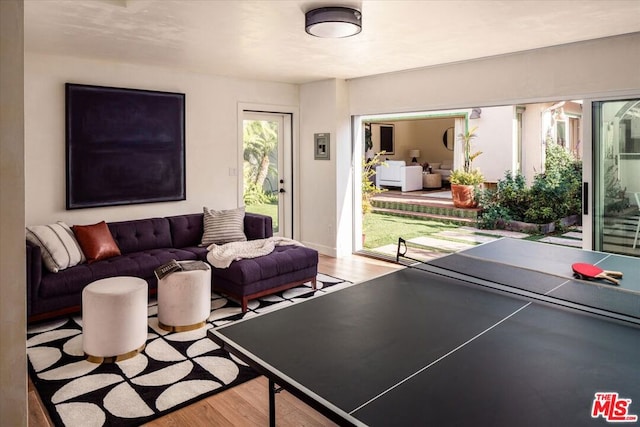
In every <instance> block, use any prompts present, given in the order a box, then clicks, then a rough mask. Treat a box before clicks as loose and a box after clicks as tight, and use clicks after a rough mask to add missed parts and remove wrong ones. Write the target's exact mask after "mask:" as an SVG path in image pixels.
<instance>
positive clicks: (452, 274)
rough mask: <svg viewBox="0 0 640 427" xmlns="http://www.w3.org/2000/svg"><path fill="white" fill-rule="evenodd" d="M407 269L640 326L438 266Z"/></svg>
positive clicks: (613, 315) (621, 317) (604, 312)
mask: <svg viewBox="0 0 640 427" xmlns="http://www.w3.org/2000/svg"><path fill="white" fill-rule="evenodd" d="M416 265H420V266H424V267H426V268H419V267H416ZM406 267H407V268H414V269H417V270H421V271H424V272H428V273H433V274H437V275H440V276H444V277H449V278H452V279H457V280H461V281H463V282H466V283H471V284H474V285H479V286H482V287H485V288H488V289H493V290H494V291H501V292H505V293H507V294H511V295H516V296H520V297H524V298H530V299H532V300H536V301H540V302H544V303H548V304H553V305H558V306H561V307H565V308H568V309H573V310H578V311H580V312H583V313H588V314H592V315H598V316H602V317H606V318H608V319H611V320H615V321H622V322H625V323H631V324H634V325H640V318H637V317H633V316H628V315H626V314H621V313H616V312H612V311H607V310H603V309H600V308H596V307H591V306H587V305H583V304H579V303H574V302H571V301H567V300H563V299H560V298H556V297H553V296H549V295H546V294H539V293H536V292H532V291H528V290H525V289H520V288H512V287H510V286H508V285H503V284H500V283H495V282H492V281H490V280H486V279H482V278H479V277H474V276H470V275H467V274H464V273H459V272H457V271H453V270H448V269H446V268H442V267H438V266H434V265H430V264H425V263H420V262H417V263H413V264H411V265H406ZM531 271H536V270H531ZM554 276H555V277H559V278H561V279H566V281H567V282H570V281H572V280H575V279H569V278H565V277H563V276H557V275H554Z"/></svg>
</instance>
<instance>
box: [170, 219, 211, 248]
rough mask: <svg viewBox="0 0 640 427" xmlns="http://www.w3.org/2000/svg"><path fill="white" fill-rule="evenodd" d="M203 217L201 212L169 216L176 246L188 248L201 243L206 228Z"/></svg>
mask: <svg viewBox="0 0 640 427" xmlns="http://www.w3.org/2000/svg"><path fill="white" fill-rule="evenodd" d="M202 217H203V214H201V213H199V214H188V215H176V216H170V217H167V220H168V221H169V228H170V230H171V239H172V241H173V246H174V247H176V248H186V247H191V246H198V245H199V244H200V242H201V241H202V233H203V230H204V227H203V222H202Z"/></svg>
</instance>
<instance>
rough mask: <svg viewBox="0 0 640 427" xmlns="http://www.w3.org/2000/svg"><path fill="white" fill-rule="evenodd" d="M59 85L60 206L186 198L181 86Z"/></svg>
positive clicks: (123, 203)
mask: <svg viewBox="0 0 640 427" xmlns="http://www.w3.org/2000/svg"><path fill="white" fill-rule="evenodd" d="M65 90H66V179H67V182H66V190H67V209H79V208H89V207H98V206H113V205H126V204H137V203H151V202H163V201H176V200H185V199H186V190H185V95H184V94H183V93H173V92H157V91H148V90H138V89H124V88H113V87H103V86H89V85H81V84H74V83H67V84H66V88H65Z"/></svg>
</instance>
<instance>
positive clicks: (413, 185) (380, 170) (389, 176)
mask: <svg viewBox="0 0 640 427" xmlns="http://www.w3.org/2000/svg"><path fill="white" fill-rule="evenodd" d="M385 163H386V166H384V165H382V166H377V167H376V187H381V186H386V187H400V188H401V189H402V191H415V190H422V166H419V165H418V166H407V165H406V163H405V162H404V160H387V161H386V162H385Z"/></svg>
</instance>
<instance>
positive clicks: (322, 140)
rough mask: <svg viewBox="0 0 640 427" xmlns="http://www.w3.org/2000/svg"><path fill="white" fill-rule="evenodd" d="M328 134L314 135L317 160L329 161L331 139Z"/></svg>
mask: <svg viewBox="0 0 640 427" xmlns="http://www.w3.org/2000/svg"><path fill="white" fill-rule="evenodd" d="M329 135H330V134H328V133H314V134H313V141H314V148H315V151H314V158H315V160H329V152H330V151H331V150H330V138H329Z"/></svg>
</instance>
